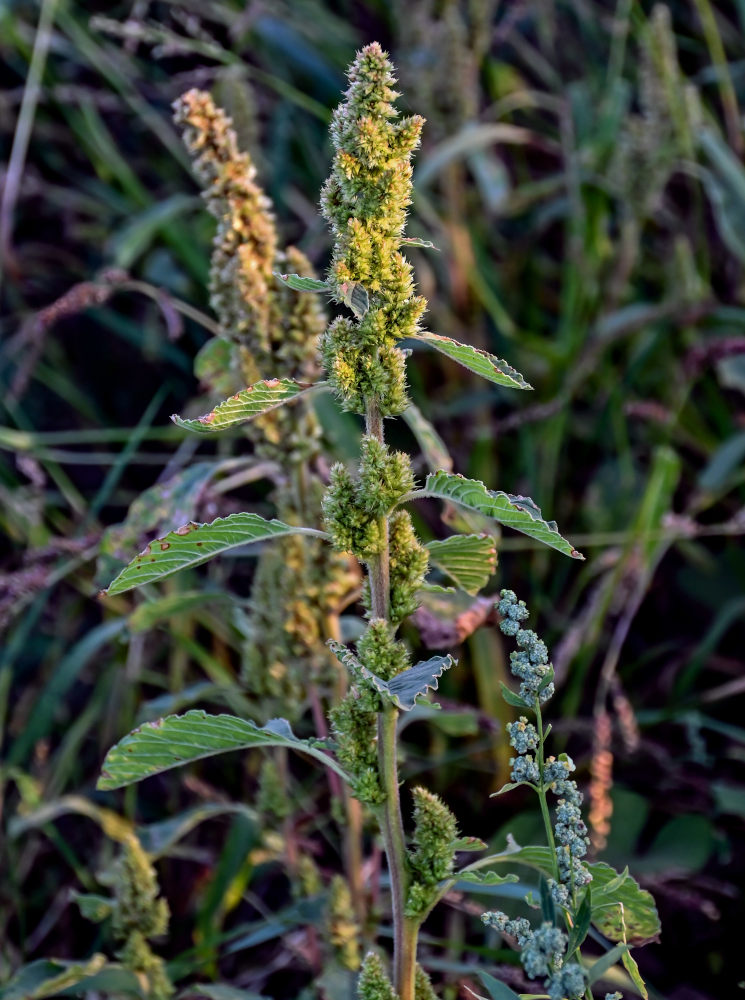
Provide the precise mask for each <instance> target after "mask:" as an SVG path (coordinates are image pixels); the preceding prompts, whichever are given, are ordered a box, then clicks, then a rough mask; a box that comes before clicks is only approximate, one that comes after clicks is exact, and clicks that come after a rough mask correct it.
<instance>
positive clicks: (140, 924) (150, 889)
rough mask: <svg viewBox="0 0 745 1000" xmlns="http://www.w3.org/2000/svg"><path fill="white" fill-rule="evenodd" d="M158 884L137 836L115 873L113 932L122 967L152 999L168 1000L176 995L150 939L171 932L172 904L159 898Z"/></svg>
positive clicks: (150, 999)
mask: <svg viewBox="0 0 745 1000" xmlns="http://www.w3.org/2000/svg"><path fill="white" fill-rule="evenodd" d="M158 891H159V890H158V881H157V878H156V875H155V870H154V868H153V866H152V864H151V863H150V859H149V858H148V856H147V854H146V853H145V851H144V850H143V848H142V845H141V844H140V842H139V840H137V838H136V837H135V836H131V837H129V838H128V839H127V840H126V842H125V844H124V852H123V854H122V857H121V858H120V860H119V861H118V862H117V865H116V868H115V873H114V907H113V931H114V934H115V936H116V937H117V938H119V939H120V940H121V941H122V942H123V944H122V947H121V949H120V951H119V953H118V954H119V958H121V960H122V964H123V965H124V966H125V967H126V968H127V969H129V970H130V971H131V972H133V973H134V974H135V975H136V976H137V978H138V979H139V980H140V982H141V985H142V991H143V994H144V995H145V996H146V997H148V998H149V1000H168V998H169V997H170V996H172V995H173V993H174V988H173V984H172V983H171V981H170V980H169V978H168V975H167V974H166V970H165V965H164V963H163V959H162V958H160V956H159V955H156V954H155V953H154V952H153V950H152V949H151V947H150V944H149V941H148V939H149V938H154V937H160V936H161V935H163V934H165V933H166V931H167V930H168V918H169V912H168V903H167V902H166V901H165V899H162V898H159V897H158Z"/></svg>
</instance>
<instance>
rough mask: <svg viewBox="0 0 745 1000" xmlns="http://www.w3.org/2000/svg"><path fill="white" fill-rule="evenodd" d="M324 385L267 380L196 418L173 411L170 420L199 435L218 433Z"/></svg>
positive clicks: (276, 379) (288, 380)
mask: <svg viewBox="0 0 745 1000" xmlns="http://www.w3.org/2000/svg"><path fill="white" fill-rule="evenodd" d="M323 384H324V383H323V382H319V383H317V384H316V385H310V384H308V383H307V382H296V381H295V380H294V379H291V378H272V379H264V380H263V381H261V382H256V383H255V384H254V385H250V386H248V388H247V389H242V390H241V391H240V392H237V393H236V394H235V395H234V396H231V397H230V399H226V400H225V401H224V402H222V403H220V404H219V405H218V406H216V407H215V409H214V410H211V411H210V412H209V413H205V414H204V415H203V416H201V417H196V418H194V419H193V420H192V419H185V418H183V417H179V416H178V414H176V413H174V414H173V415H172V416H171V420H172V421H173V422H174V424H176V425H177V426H178V427H183V428H184V429H185V430H187V431H194V432H195V433H196V434H216V433H218V432H219V431H224V430H226V429H227V428H229V427H237V426H238V425H239V424H245V423H246V422H247V421H249V420H254V419H255V418H256V417H260V416H261V415H262V413H269V412H270V411H271V410H276V409H277V407H279V406H283V405H284V404H285V403H288V402H289V401H290V400H291V399H297V398H298V397H299V396H303V395H305V394H306V393H308V392H310V391H311V390H313V389H316V388H318V386H321V385H323Z"/></svg>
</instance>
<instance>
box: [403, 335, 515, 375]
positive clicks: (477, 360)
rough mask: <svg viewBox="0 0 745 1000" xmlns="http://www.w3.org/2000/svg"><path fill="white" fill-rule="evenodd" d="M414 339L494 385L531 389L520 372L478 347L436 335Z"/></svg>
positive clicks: (419, 336) (420, 336)
mask: <svg viewBox="0 0 745 1000" xmlns="http://www.w3.org/2000/svg"><path fill="white" fill-rule="evenodd" d="M416 339H417V340H419V341H421V342H422V343H423V344H427V345H428V346H429V347H433V348H434V349H435V350H436V351H439V352H440V353H441V354H444V355H445V356H446V357H448V358H451V359H452V360H453V361H457V362H458V364H459V365H463V367H464V368H467V369H468V370H469V371H471V372H474V373H475V374H476V375H480V376H481V377H482V378H485V379H487V380H488V381H489V382H494V383H495V384H496V385H503V386H506V387H507V388H508V389H532V388H533V386H532V385H530V384H529V383H528V382H526V381H525V379H524V378H523V377H522V375H521V374H520V372H518V371H516V370H515V369H514V368H513V367H512V366H511V365H509V364H507V362H506V361H503V360H502V359H501V358H497V357H495V356H494V355H493V354H489V353H488V352H487V351H482V350H480V349H479V348H478V347H471V345H470V344H462V343H461V342H460V341H458V340H451V339H450V337H441V336H440V335H439V334H436V333H419V334H417V336H416Z"/></svg>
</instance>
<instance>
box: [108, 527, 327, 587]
mask: <svg viewBox="0 0 745 1000" xmlns="http://www.w3.org/2000/svg"><path fill="white" fill-rule="evenodd" d="M295 534H305V535H315V536H316V537H320V538H325V537H326V536H325V535H324V533H323V532H322V531H316V529H315V528H299V527H296V526H294V525H291V524H284V522H282V521H277V520H272V521H267V520H265V519H264V518H263V517H259V515H258V514H251V513H248V512H241V513H239V514H230V515H229V516H228V517H218V518H217V520H215V521H212V522H211V523H209V524H195V523H194V522H193V521H192V522H191V523H189V524H185V525H184V526H183V527H181V528H176V530H175V531H169V533H168V534H167V535H164V536H163V537H162V538H156V539H155V541H154V542H150V544H149V545H148V546H147V547H146V548H145V549H143V550H142V552H141V553H140V554H139V555H138V556H137V557H136V558H135V559H133V560H132V562H131V563H129V565H128V566H125V568H124V569H123V570H122V571H121V573H120V574H119V576H118V577H117V578H116V579H115V580H114V582H113V583H111V584H109V586H108V588H107V589H106V590H104V591H103V592H102V593H103V594H105V595H109V596H111V595H113V594H122V593H124V591H126V590H132V588H133V587H142V586H143V585H144V584H146V583H153V582H155V580H160V579H162V578H163V577H164V576H170V575H171V573H177V572H178V571H179V570H180V569H186V568H187V567H189V566H199V565H200V564H201V563H204V562H207V561H208V560H209V559H212V558H213V556H216V555H219V554H220V553H222V552H227V551H229V550H230V549H236V548H239V547H240V546H241V545H247V544H248V543H249V542H261V541H264V540H265V539H267V538H276V537H277V536H279V535H295Z"/></svg>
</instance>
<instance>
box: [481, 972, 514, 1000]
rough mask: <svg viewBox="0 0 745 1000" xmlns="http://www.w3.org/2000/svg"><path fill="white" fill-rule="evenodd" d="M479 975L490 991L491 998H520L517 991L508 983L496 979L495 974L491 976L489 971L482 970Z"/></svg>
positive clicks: (509, 999) (503, 999)
mask: <svg viewBox="0 0 745 1000" xmlns="http://www.w3.org/2000/svg"><path fill="white" fill-rule="evenodd" d="M479 976H480V977H481V982H482V983H483V984H484V986H485V987H486V988H487V990H488V991H489V996H490V997H491V1000H520V998H519V996H518V995H517V993H515V992H514V991H513V990H511V989H510V988H509V986H508V985H507V984H506V983H503V982H502V981H501V980H499V979H495V978H494V976H490V975H489V973H488V972H480V973H479Z"/></svg>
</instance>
